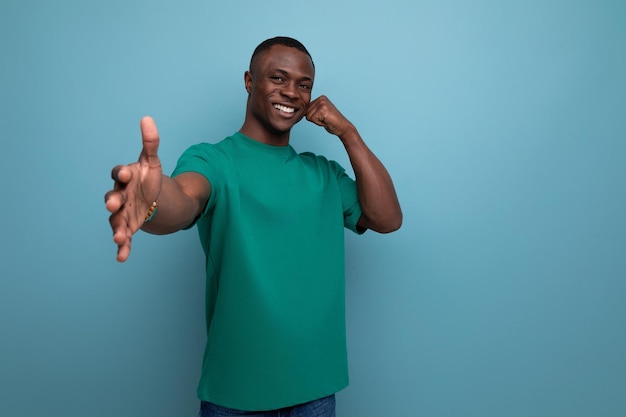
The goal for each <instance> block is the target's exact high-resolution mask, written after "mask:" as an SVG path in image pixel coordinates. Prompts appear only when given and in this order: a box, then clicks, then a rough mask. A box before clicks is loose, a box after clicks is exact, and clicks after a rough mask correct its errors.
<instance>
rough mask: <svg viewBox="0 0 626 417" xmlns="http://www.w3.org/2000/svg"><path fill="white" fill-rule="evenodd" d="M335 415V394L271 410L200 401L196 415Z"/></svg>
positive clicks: (304, 416) (307, 416)
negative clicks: (243, 409)
mask: <svg viewBox="0 0 626 417" xmlns="http://www.w3.org/2000/svg"><path fill="white" fill-rule="evenodd" d="M234 416H248V417H335V396H334V395H330V396H328V397H324V398H320V399H319V400H315V401H311V402H308V403H305V404H300V405H295V406H293V407H287V408H281V409H280V410H272V411H241V410H235V409H233V408H226V407H222V406H219V405H216V404H213V403H208V402H206V401H202V402H201V403H200V413H199V414H198V417H234Z"/></svg>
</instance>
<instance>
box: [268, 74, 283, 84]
mask: <svg viewBox="0 0 626 417" xmlns="http://www.w3.org/2000/svg"><path fill="white" fill-rule="evenodd" d="M270 80H272V81H274V82H275V83H282V82H283V81H285V79H284V78H283V77H281V76H280V75H273V76H271V77H270Z"/></svg>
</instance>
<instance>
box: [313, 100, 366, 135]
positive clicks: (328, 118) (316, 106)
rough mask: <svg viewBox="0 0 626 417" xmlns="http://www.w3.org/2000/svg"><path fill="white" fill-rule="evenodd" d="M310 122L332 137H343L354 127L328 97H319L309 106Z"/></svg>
mask: <svg viewBox="0 0 626 417" xmlns="http://www.w3.org/2000/svg"><path fill="white" fill-rule="evenodd" d="M306 119H307V120H308V121H309V122H312V123H315V124H316V125H318V126H322V127H323V128H324V129H326V131H327V132H328V133H330V134H332V135H336V136H339V137H340V138H341V137H343V136H344V135H345V134H346V133H347V132H348V130H349V129H353V128H354V126H353V125H352V123H350V121H349V120H348V119H346V118H345V117H344V116H343V114H341V113H340V112H339V110H337V107H335V105H334V104H333V103H332V102H331V101H330V100H329V99H328V97H326V96H319V97H318V98H316V99H315V100H313V101H312V102H311V103H310V104H309V108H308V109H307V112H306Z"/></svg>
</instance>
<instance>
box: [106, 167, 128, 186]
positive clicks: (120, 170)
mask: <svg viewBox="0 0 626 417" xmlns="http://www.w3.org/2000/svg"><path fill="white" fill-rule="evenodd" d="M132 177H133V172H132V170H130V169H128V167H127V166H126V165H117V166H116V167H115V168H113V170H112V171H111V178H113V181H115V182H116V183H122V184H127V183H128V182H129V181H130V180H131V178H132Z"/></svg>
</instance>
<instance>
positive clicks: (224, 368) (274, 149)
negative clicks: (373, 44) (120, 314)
mask: <svg viewBox="0 0 626 417" xmlns="http://www.w3.org/2000/svg"><path fill="white" fill-rule="evenodd" d="M314 78H315V67H314V64H313V60H312V59H311V56H310V55H309V53H308V51H307V50H306V48H305V47H304V46H303V45H302V44H301V43H300V42H298V41H297V40H295V39H291V38H286V37H277V38H272V39H268V40H266V41H264V42H262V43H261V44H260V45H259V46H258V47H257V48H256V50H255V51H254V53H253V55H252V59H251V62H250V69H249V71H246V72H245V74H244V83H245V88H246V91H247V92H248V100H247V107H246V116H245V120H244V123H243V126H242V127H241V129H240V130H239V131H238V132H236V133H235V134H233V135H232V136H230V137H228V138H226V139H224V140H223V141H222V142H219V143H217V144H214V145H212V144H208V143H201V144H198V145H195V146H192V147H190V148H189V149H188V150H187V151H185V152H184V153H183V155H182V156H181V157H180V159H179V161H178V164H177V166H176V169H175V170H174V173H173V174H172V176H171V177H168V176H165V175H163V173H162V168H161V163H160V161H159V157H158V155H157V149H158V145H159V136H158V132H157V129H156V126H155V124H154V122H153V120H152V119H151V118H149V117H145V118H143V119H142V121H141V132H142V139H143V149H142V152H141V155H140V157H139V161H138V162H136V163H133V164H130V165H125V166H117V167H115V168H114V169H113V172H112V177H113V179H114V189H113V190H111V191H109V192H108V193H107V194H106V197H105V199H106V207H107V209H108V210H109V211H110V212H111V213H112V214H111V217H110V223H111V228H112V229H113V235H114V236H113V240H114V241H115V243H116V244H117V245H118V253H117V259H118V261H120V262H123V261H125V260H126V259H127V258H128V256H129V253H130V246H131V239H132V236H133V234H134V233H135V232H137V231H138V230H139V229H142V230H144V231H146V232H148V233H153V234H165V233H172V232H175V231H178V230H181V229H184V228H189V227H192V226H193V225H197V226H198V231H199V235H200V242H201V244H202V247H203V249H204V252H205V254H206V277H207V284H206V285H207V289H206V297H207V299H206V302H207V309H206V311H207V334H208V338H207V345H206V349H205V353H204V359H203V369H202V375H201V379H200V383H199V387H198V397H199V398H200V400H201V416H221V415H237V414H235V413H240V414H241V413H243V411H241V410H246V411H247V412H255V413H247V414H246V415H258V416H265V415H267V416H269V415H272V416H276V415H283V414H281V413H289V415H300V416H307V417H308V416H333V415H334V393H336V392H337V391H339V390H341V389H343V388H344V387H345V386H346V385H347V383H348V375H347V358H346V340H345V314H344V289H345V285H344V248H343V239H344V238H343V229H344V227H347V228H349V229H350V230H352V231H354V232H356V233H363V232H365V230H366V229H372V230H374V231H377V232H380V233H388V232H392V231H394V230H396V229H398V228H399V227H400V225H401V223H402V212H401V210H400V205H399V203H398V199H397V196H396V193H395V191H394V187H393V183H392V181H391V178H390V176H389V174H388V172H387V170H386V169H385V168H384V166H383V165H382V164H381V162H380V161H379V160H378V159H377V158H376V156H375V155H374V154H373V153H372V152H371V151H370V150H369V149H368V147H367V146H366V144H365V143H364V142H363V140H362V138H361V136H360V135H359V133H358V131H357V129H356V128H355V127H354V125H352V124H351V123H350V122H349V121H348V120H347V119H346V118H345V117H344V116H343V115H342V114H341V113H340V112H339V111H338V110H337V109H336V108H335V106H334V105H333V104H332V103H331V102H330V100H328V99H327V98H326V97H323V96H322V97H318V98H317V99H315V100H313V101H311V91H312V88H313V81H314ZM304 117H306V119H307V120H308V121H310V122H312V123H315V124H316V125H319V126H321V127H324V128H325V129H326V130H327V131H328V132H329V133H331V134H333V135H335V136H337V137H338V138H339V139H340V140H341V142H342V143H343V145H344V147H345V149H346V152H347V153H348V156H349V158H350V163H351V165H352V167H353V169H354V173H355V176H356V181H354V180H352V179H351V178H349V177H348V175H346V174H345V172H344V170H343V168H342V167H341V166H339V164H337V163H336V162H333V161H329V160H327V159H326V158H324V157H322V156H316V155H313V154H310V153H302V154H298V153H296V152H295V150H294V149H293V148H292V147H291V146H290V145H289V139H290V132H291V128H292V127H293V126H294V125H295V124H296V123H298V122H299V121H300V120H301V119H302V118H304ZM284 415H287V414H284Z"/></svg>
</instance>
